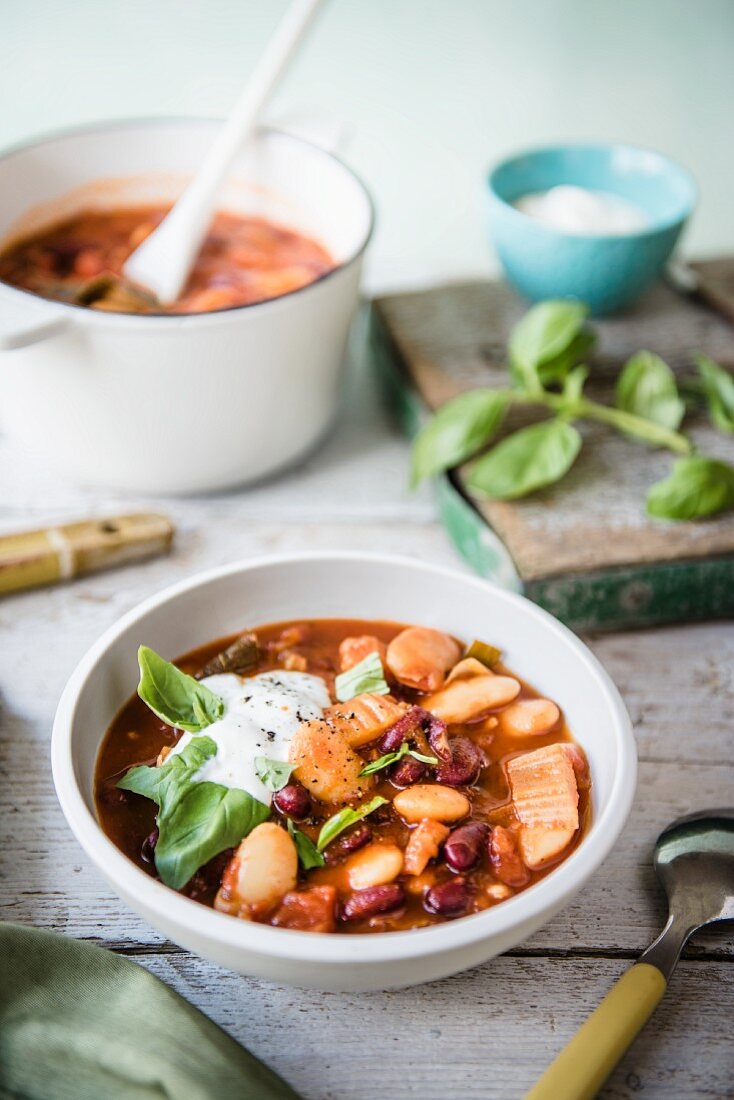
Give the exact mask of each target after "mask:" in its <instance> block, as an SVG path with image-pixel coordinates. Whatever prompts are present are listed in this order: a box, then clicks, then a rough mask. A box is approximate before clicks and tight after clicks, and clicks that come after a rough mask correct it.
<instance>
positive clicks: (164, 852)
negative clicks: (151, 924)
mask: <svg viewBox="0 0 734 1100" xmlns="http://www.w3.org/2000/svg"><path fill="white" fill-rule="evenodd" d="M269 816H270V809H269V807H268V806H265V805H264V804H263V803H262V802H258V800H257V799H256V798H253V797H252V795H251V794H248V792H247V791H241V790H237V789H233V788H231V787H223V786H222V785H221V784H220V783H209V782H206V781H205V782H203V783H194V784H193V785H192V786H191V787H190V788H189V790H188V791H187V792H186V794H185V795H184V796H183V798H182V799H180V801H179V802H178V804H177V805H176V808H175V810H173V812H172V813H171V814H170V816H169V817H167V818H166V820H165V822H163V825H162V826H161V823H160V822H159V824H158V840H157V842H156V846H155V865H156V869H157V871H158V874H159V875H160V876H161V879H162V880H163V882H165V884H166V885H167V886H171V887H173V889H174V890H180V889H181V887H182V886H185V885H186V883H187V882H188V881H189V880H190V879H191V877H192V875H194V874H195V873H196V872H197V871H198V870H199V868H200V867H203V866H204V864H205V863H208V862H209V860H210V859H213V858H214V856H216V855H219V853H220V852H223V851H225V849H227V848H233V847H234V846H235V845H236V844H239V842H240V841H241V840H242V838H243V837H245V836H247V834H248V833H251V832H252V830H253V829H254V828H255V826H256V825H260V824H262V822H263V821H266V820H267V819H268V817H269Z"/></svg>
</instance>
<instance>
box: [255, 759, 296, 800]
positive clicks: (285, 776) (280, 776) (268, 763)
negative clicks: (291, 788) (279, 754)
mask: <svg viewBox="0 0 734 1100" xmlns="http://www.w3.org/2000/svg"><path fill="white" fill-rule="evenodd" d="M254 764H255V774H256V775H257V777H258V779H259V780H260V782H261V783H262V784H264V786H266V787H267V788H268V790H269V791H272V792H273V794H275V792H276V791H281V790H282V789H283V787H285V785H286V783H287V782H288V780H289V779H290V777H291V775H292V774H293V772H294V771H295V768H296V765H295V764H287V763H286V762H285V761H284V760H271V758H270V757H269V756H256V757H255V760H254Z"/></svg>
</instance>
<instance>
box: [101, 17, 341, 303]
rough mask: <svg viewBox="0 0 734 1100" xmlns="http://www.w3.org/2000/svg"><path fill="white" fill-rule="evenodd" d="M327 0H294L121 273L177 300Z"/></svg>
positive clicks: (163, 296)
mask: <svg viewBox="0 0 734 1100" xmlns="http://www.w3.org/2000/svg"><path fill="white" fill-rule="evenodd" d="M322 3H323V0H292V3H291V5H290V7H289V8H288V10H287V11H286V13H285V16H284V17H283V19H282V21H281V23H280V24H279V26H278V28H277V30H276V32H275V34H274V35H273V37H272V38H271V40H270V42H269V43H268V45H267V47H266V49H265V53H264V54H263V55H262V57H261V58H260V61H259V62H258V64H257V66H256V67H255V70H254V72H253V73H252V75H251V77H250V79H249V81H248V82H247V85H246V87H245V89H244V91H243V92H242V95H241V96H240V98H239V100H238V101H237V103H236V104H235V107H234V109H233V111H232V113H231V114H230V116H229V118H228V119H227V121H226V122H225V124H224V126H223V127H222V129H221V130H220V131H219V134H218V135H217V137H216V139H215V141H214V143H213V145H212V147H211V149H210V150H209V152H208V154H207V156H206V157H205V159H204V162H203V164H202V165H201V167H200V168H199V170H198V172H197V173H196V175H195V176H194V178H193V180H192V181H191V183H190V184H189V185H188V187H187V188H186V190H185V191H184V193H183V194H182V195H181V197H180V198H179V199H178V200H177V202H176V203H175V205H174V206H173V207H172V208H171V210H170V211H169V213H168V214H167V215H166V217H165V218H164V219H163V221H162V222H161V223H160V225H159V226H158V228H157V229H156V230H155V231H154V232H153V233H151V234H150V236H149V237H146V239H145V240H144V241H143V243H142V244H141V245H140V247H139V248H136V249H135V251H134V252H133V253H132V254H131V255H130V256H129V257H128V258H127V260H126V262H125V264H124V265H123V269H122V271H123V274H124V275H125V277H126V278H127V279H129V280H130V281H131V282H132V283H135V284H137V285H138V286H140V287H143V288H145V289H146V290H148V291H150V292H151V293H153V294H154V295H155V297H156V298H157V299H158V301H159V302H161V303H162V304H163V305H168V304H170V303H171V302H175V301H176V299H177V298H178V296H179V294H180V293H181V291H182V289H183V287H184V284H185V283H186V280H187V279H188V276H189V272H190V271H191V267H192V265H193V263H194V260H195V259H196V256H197V255H198V253H199V249H200V248H201V243H202V241H203V239H204V236H205V234H206V231H207V229H208V227H209V223H210V222H211V218H212V214H213V212H214V206H215V203H216V201H217V196H218V194H219V190H220V188H221V186H222V183H223V182H224V180H225V178H226V176H227V174H228V172H229V170H230V168H231V166H232V162H233V161H234V158H235V157H236V156H237V154H238V153H239V151H240V149H241V148H242V146H243V144H244V143H245V141H247V139H248V138H250V137H251V136H252V134H253V133H254V131H255V129H256V127H257V125H258V122H259V120H260V117H261V112H262V110H263V107H264V106H265V104H266V103H267V101H268V99H269V98H270V96H271V95H272V93H273V91H274V89H275V87H276V85H277V83H278V81H279V80H280V77H281V76H282V75H283V73H284V71H285V69H286V67H287V65H288V63H289V62H290V60H291V58H292V57H293V56H294V54H295V52H296V49H297V47H298V46H299V44H300V43H301V41H302V40H303V38H304V36H305V34H306V31H307V29H308V27H309V25H310V23H311V22H312V20H313V18H314V16H315V15H316V13H317V11H318V9H319V8H320V7H321V5H322Z"/></svg>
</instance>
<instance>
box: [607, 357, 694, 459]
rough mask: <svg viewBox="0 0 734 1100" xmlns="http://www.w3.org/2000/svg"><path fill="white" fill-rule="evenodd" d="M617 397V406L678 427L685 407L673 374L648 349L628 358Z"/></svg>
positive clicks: (619, 380) (667, 426) (656, 422)
mask: <svg viewBox="0 0 734 1100" xmlns="http://www.w3.org/2000/svg"><path fill="white" fill-rule="evenodd" d="M616 399H617V406H618V408H620V409H623V410H624V411H625V412H630V413H634V414H635V415H636V416H640V417H642V418H643V419H645V420H651V421H652V422H653V423H654V424H661V425H662V426H663V427H664V428H677V427H678V426H679V424H680V422H681V420H682V419H683V415H684V413H685V411H686V407H685V403H684V402H683V400H682V398H681V397H680V395H679V393H678V386H677V385H676V381H675V375H674V374H673V372H672V370H671V369H670V367H669V366H668V364H667V363H666V362H665V361H664V360H663V359H661V358H660V356H659V355H654V354H653V353H652V352H651V351H638V352H637V354H636V355H633V356H632V358H631V359H629V360H628V361H627V363H626V364H625V366H624V369H623V370H622V373H621V374H620V375H619V378H618V379H617V387H616ZM638 438H639V437H638Z"/></svg>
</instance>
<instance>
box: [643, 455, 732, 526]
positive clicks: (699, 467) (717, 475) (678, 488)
mask: <svg viewBox="0 0 734 1100" xmlns="http://www.w3.org/2000/svg"><path fill="white" fill-rule="evenodd" d="M728 508H734V466H730V465H729V463H728V462H720V461H718V459H715V458H704V457H703V455H690V456H688V457H686V458H679V459H678V460H677V461H676V462H674V463H673V469H672V472H671V474H670V476H669V477H666V478H665V479H664V480H663V481H658V482H657V484H655V485H653V486H652V488H651V489H650V491H649V492H648V494H647V511H648V513H649V514H650V515H651V516H655V517H656V518H658V519H678V520H685V519H688V520H693V519H703V518H704V517H705V516H713V515H715V514H716V513H717V512H723V511H725V510H726V509H728Z"/></svg>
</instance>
